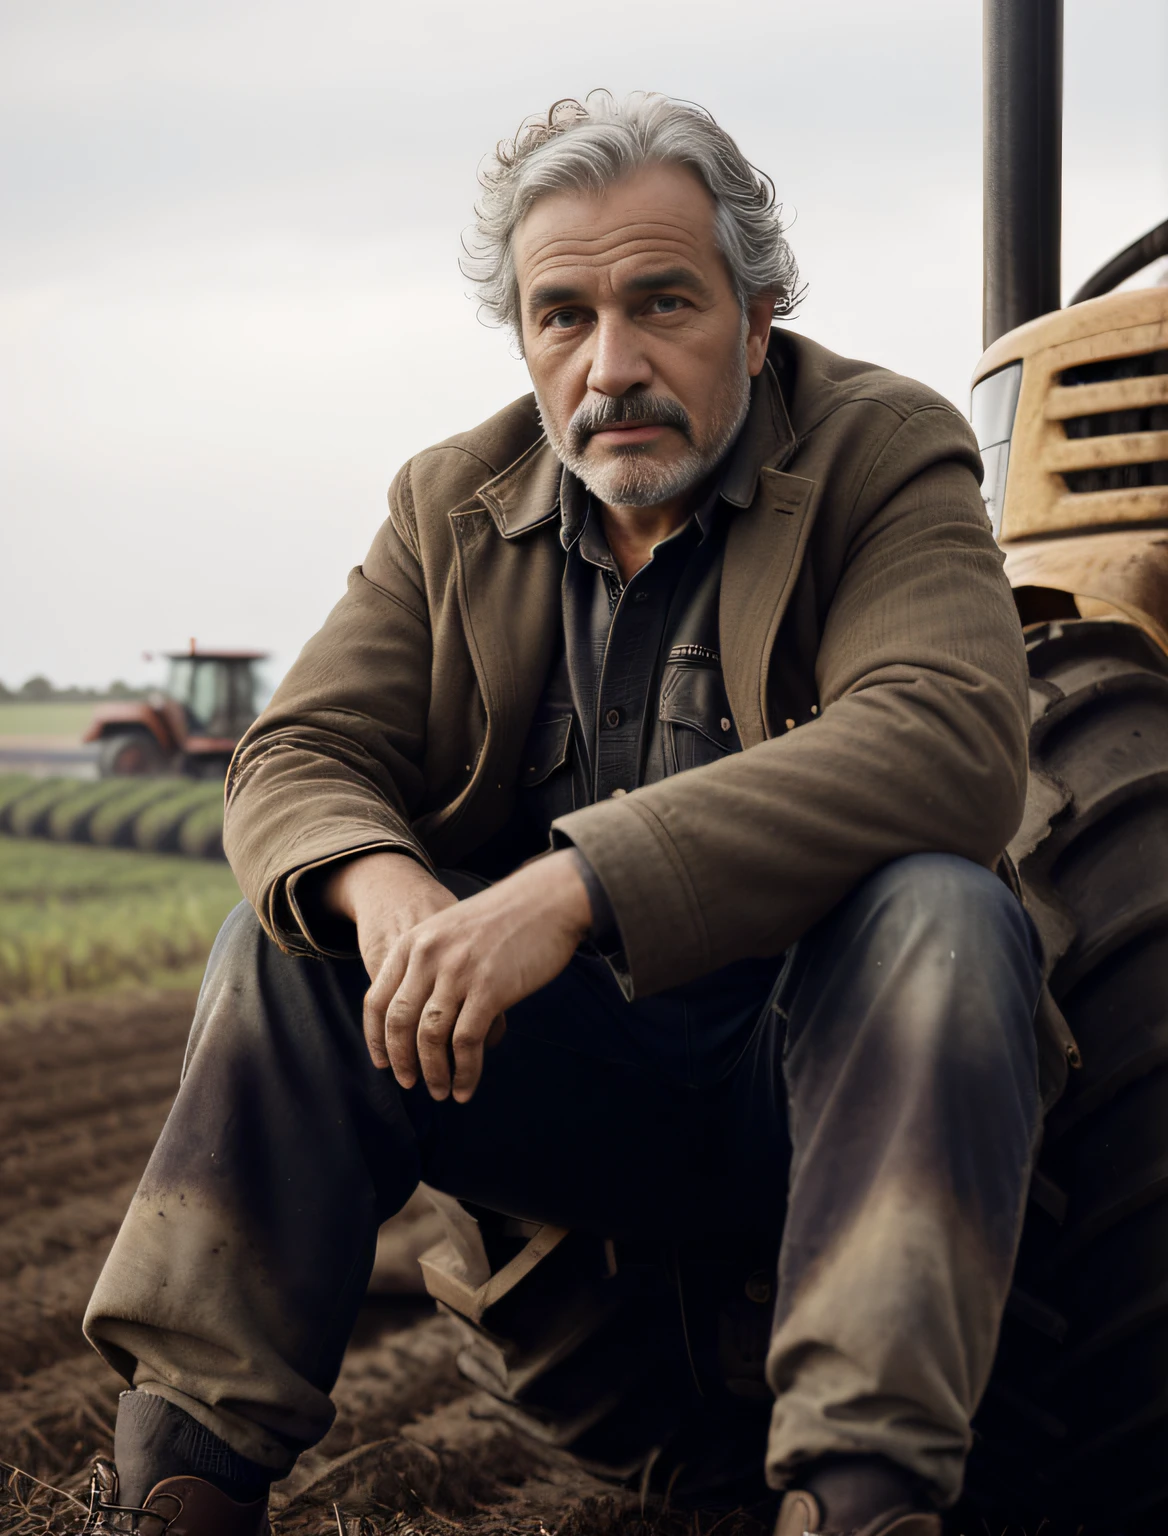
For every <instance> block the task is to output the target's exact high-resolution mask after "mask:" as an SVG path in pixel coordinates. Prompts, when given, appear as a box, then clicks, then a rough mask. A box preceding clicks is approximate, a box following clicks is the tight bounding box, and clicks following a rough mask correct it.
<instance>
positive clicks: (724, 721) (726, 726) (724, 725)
mask: <svg viewBox="0 0 1168 1536" xmlns="http://www.w3.org/2000/svg"><path fill="white" fill-rule="evenodd" d="M718 724H719V725H720V726H721V727H722V729H723V730H724V731H728V730H729V729H730V722H729V720H727V718H726V716H725V715H723V716H722V718H721V720H719V721H718Z"/></svg>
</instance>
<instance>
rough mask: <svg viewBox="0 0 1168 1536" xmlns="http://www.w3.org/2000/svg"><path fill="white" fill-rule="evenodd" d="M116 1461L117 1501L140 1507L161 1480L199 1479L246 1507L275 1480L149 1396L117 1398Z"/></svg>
mask: <svg viewBox="0 0 1168 1536" xmlns="http://www.w3.org/2000/svg"><path fill="white" fill-rule="evenodd" d="M114 1463H115V1465H116V1466H117V1469H118V1503H119V1504H126V1505H132V1506H136V1507H139V1508H140V1507H141V1505H142V1502H143V1500H144V1499H145V1498H146V1497H147V1495H148V1494H149V1493H150V1490H151V1489H152V1488H153V1487H154V1486H155V1484H156V1483H160V1482H161V1481H162V1480H163V1478H165V1477H183V1476H194V1477H201V1478H203V1479H204V1480H205V1481H206V1482H208V1483H212V1484H213V1485H214V1486H215V1487H216V1488H218V1489H220V1490H221V1491H222V1492H223V1493H225V1494H226V1495H227V1497H228V1498H229V1499H234V1500H235V1501H236V1502H237V1503H239V1504H250V1503H251V1502H252V1500H253V1499H258V1498H261V1497H262V1496H263V1495H264V1494H266V1493H267V1491H268V1487H269V1485H270V1484H271V1482H272V1480H273V1479H274V1478H275V1476H276V1473H275V1472H274V1471H273V1470H272V1469H271V1468H270V1467H261V1466H260V1465H259V1463H258V1462H255V1461H249V1460H248V1459H247V1457H246V1456H241V1455H240V1454H239V1452H238V1451H233V1450H232V1449H231V1447H230V1446H229V1445H228V1444H227V1443H226V1441H224V1440H220V1439H219V1437H218V1435H213V1434H212V1433H211V1431H210V1430H209V1429H206V1428H204V1426H203V1425H202V1424H200V1423H199V1421H198V1420H197V1419H192V1418H191V1416H190V1414H189V1413H184V1412H183V1410H182V1409H181V1408H176V1407H175V1405H174V1404H173V1403H171V1402H168V1401H167V1400H166V1398H165V1397H158V1396H156V1395H155V1394H154V1393H152V1392H123V1393H122V1395H121V1397H119V1398H118V1418H117V1424H116V1426H115V1429H114Z"/></svg>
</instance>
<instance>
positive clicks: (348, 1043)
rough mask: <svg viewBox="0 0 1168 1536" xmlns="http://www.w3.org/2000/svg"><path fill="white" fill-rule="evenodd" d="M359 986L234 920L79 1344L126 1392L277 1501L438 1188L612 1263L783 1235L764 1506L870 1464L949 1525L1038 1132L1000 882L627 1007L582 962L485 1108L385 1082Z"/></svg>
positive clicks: (512, 1041)
mask: <svg viewBox="0 0 1168 1536" xmlns="http://www.w3.org/2000/svg"><path fill="white" fill-rule="evenodd" d="M776 982H777V985H776ZM365 985H366V981H365V977H364V974H363V972H362V970H361V967H360V965H359V964H357V963H356V962H341V961H336V962H325V963H322V962H320V961H314V960H306V959H300V958H293V957H289V956H287V955H284V954H281V953H280V951H279V950H278V949H277V948H276V947H275V945H273V944H272V943H271V942H270V941H269V940H268V939H267V938H266V937H265V936H264V934H263V933H262V931H261V929H260V927H259V925H258V923H257V921H256V919H255V916H254V914H253V913H252V912H251V909H250V908H248V907H246V906H241V907H238V908H237V909H236V910H235V911H234V912H233V913H232V915H231V916H230V917H229V918H228V920H227V922H226V923H225V924H224V927H223V930H222V932H221V934H220V936H219V939H218V941H217V943H216V945H215V949H214V952H213V953H212V956H211V960H210V963H209V965H208V969H207V976H206V980H205V981H204V984H203V990H202V994H201V996H200V999H199V1004H198V1010H197V1013H196V1016H195V1023H194V1028H193V1030H192V1033H191V1042H190V1048H189V1050H188V1055H187V1061H186V1066H185V1070H184V1075H183V1080H182V1086H181V1088H180V1089H179V1093H178V1097H177V1099H176V1101H175V1105H174V1108H173V1109H172V1111H171V1114H170V1118H169V1119H168V1121H167V1123H166V1127H165V1129H164V1130H163V1133H162V1136H161V1138H160V1139H159V1142H158V1145H157V1147H156V1148H155V1151H154V1154H153V1156H152V1157H151V1160H150V1163H149V1165H148V1167H147V1169H146V1173H145V1175H144V1177H143V1180H142V1183H141V1186H140V1188H139V1190H138V1192H137V1194H136V1196H135V1198H134V1201H133V1204H132V1205H131V1208H130V1211H129V1214H128V1215H127V1217H126V1220H125V1223H124V1225H123V1227H122V1229H121V1232H120V1234H119V1236H118V1238H117V1240H116V1242H115V1244H114V1248H113V1251H112V1253H111V1254H110V1257H109V1260H108V1262H107V1263H106V1266H105V1269H104V1271H103V1272H102V1275H101V1277H100V1279H99V1281H98V1284H97V1288H96V1290H95V1292H94V1295H93V1299H92V1301H91V1302H90V1306H89V1311H88V1314H87V1316H86V1321H85V1330H86V1334H87V1336H88V1337H89V1339H90V1340H91V1342H92V1343H93V1344H94V1345H96V1347H97V1348H98V1349H99V1350H100V1351H101V1352H102V1354H104V1355H105V1357H106V1358H107V1359H108V1360H109V1361H110V1362H111V1364H113V1365H114V1366H115V1367H116V1368H117V1369H118V1370H119V1371H120V1372H122V1374H123V1375H125V1376H126V1377H127V1379H129V1380H132V1381H133V1382H134V1383H135V1384H136V1385H137V1386H139V1387H143V1388H145V1389H147V1390H149V1391H151V1392H155V1393H158V1394H160V1395H162V1396H164V1397H166V1398H169V1399H170V1400H171V1401H172V1402H174V1403H177V1404H178V1405H179V1406H180V1407H182V1408H184V1409H186V1410H187V1412H189V1413H190V1414H192V1415H193V1416H194V1417H195V1418H196V1419H198V1420H199V1421H200V1422H202V1423H203V1424H205V1425H206V1426H207V1427H208V1428H209V1429H211V1430H213V1431H214V1432H215V1433H216V1434H217V1435H219V1436H220V1437H221V1438H222V1439H224V1440H226V1441H227V1442H228V1443H229V1444H230V1445H231V1446H233V1447H234V1448H235V1449H236V1450H237V1451H239V1452H240V1453H242V1454H243V1455H245V1456H247V1457H250V1458H251V1459H252V1460H255V1461H259V1462H261V1463H263V1464H264V1465H266V1466H270V1467H272V1468H273V1471H274V1475H276V1476H278V1475H281V1474H282V1473H283V1472H284V1471H286V1470H287V1469H288V1467H289V1466H290V1464H291V1462H292V1461H293V1460H294V1458H295V1456H296V1454H297V1453H298V1452H299V1451H300V1450H301V1449H303V1448H304V1447H305V1446H308V1445H311V1444H313V1443H314V1442H315V1441H317V1440H318V1439H319V1438H320V1437H321V1436H322V1435H323V1434H324V1433H325V1431H326V1430H327V1429H328V1427H329V1424H330V1422H331V1420H332V1415H333V1409H332V1405H331V1403H330V1401H329V1397H328V1393H329V1391H330V1389H331V1387H332V1385H333V1382H334V1381H335V1379H336V1376H337V1372H338V1370H339V1368H340V1363H341V1358H342V1355H343V1353H344V1350H345V1345H346V1342H347V1340H348V1337H349V1334H350V1332H351V1330H352V1327H353V1325H354V1321H355V1318H356V1315H357V1309H358V1307H359V1306H360V1304H361V1300H362V1296H363V1293H364V1290H365V1286H366V1282H367V1280H368V1277H369V1273H370V1268H371V1265H372V1260H373V1253H374V1246H375V1240H376V1235H377V1229H378V1226H379V1224H380V1223H381V1222H382V1221H384V1220H385V1219H386V1218H387V1217H388V1216H390V1215H392V1214H393V1212H395V1211H396V1210H398V1209H400V1208H401V1206H402V1205H403V1204H404V1203H405V1201H406V1200H407V1198H408V1197H409V1195H410V1194H411V1192H412V1191H413V1190H414V1188H415V1187H416V1185H417V1183H418V1181H419V1180H420V1179H424V1180H425V1181H426V1182H427V1183H429V1184H431V1185H433V1186H435V1187H437V1188H439V1189H442V1190H446V1191H448V1192H449V1193H451V1194H455V1195H458V1196H460V1197H462V1198H464V1199H467V1200H472V1201H474V1202H476V1203H478V1204H480V1205H483V1206H487V1207H489V1208H491V1209H494V1210H499V1211H503V1212H505V1213H508V1214H511V1215H516V1216H521V1217H526V1218H528V1219H533V1220H546V1221H554V1222H556V1223H559V1224H561V1225H565V1226H571V1227H580V1228H585V1229H589V1230H591V1231H594V1232H598V1233H602V1234H605V1235H607V1236H611V1237H615V1238H620V1237H623V1236H626V1235H627V1236H629V1237H636V1238H645V1237H647V1236H650V1235H660V1236H663V1237H669V1238H672V1239H674V1240H681V1239H686V1240H689V1239H696V1238H700V1237H703V1236H706V1235H719V1234H727V1233H742V1234H744V1235H745V1234H759V1235H766V1234H775V1235H777V1234H778V1233H779V1232H780V1231H781V1233H782V1245H781V1250H780V1255H781V1256H780V1262H779V1286H778V1293H777V1303H776V1308H775V1320H774V1332H773V1338H772V1343H771V1348H770V1352H769V1356H768V1361H767V1374H768V1380H769V1381H770V1384H771V1386H772V1388H773V1390H774V1393H775V1407H774V1416H773V1421H772V1427H771V1433H770V1443H769V1452H768V1459H767V1471H768V1476H769V1477H770V1480H771V1482H772V1484H773V1485H774V1486H776V1487H781V1486H783V1485H784V1483H785V1482H786V1481H787V1480H788V1479H789V1477H790V1476H791V1473H792V1471H793V1470H794V1469H795V1468H797V1467H798V1466H799V1465H800V1464H801V1463H803V1462H805V1461H807V1460H809V1459H811V1458H814V1457H818V1456H821V1455H825V1454H829V1453H833V1452H843V1453H846V1452H849V1451H856V1452H867V1453H880V1454H883V1455H885V1456H887V1457H889V1458H891V1459H892V1460H893V1461H895V1462H897V1463H899V1464H900V1465H902V1466H904V1467H906V1468H908V1469H909V1470H911V1471H912V1472H914V1473H916V1474H917V1475H919V1476H920V1477H921V1478H923V1479H924V1480H925V1481H926V1482H927V1483H928V1485H929V1486H930V1488H931V1490H932V1492H933V1494H934V1496H935V1498H936V1499H937V1501H938V1503H940V1504H947V1503H950V1502H952V1501H953V1500H954V1499H955V1498H956V1497H957V1495H958V1492H959V1490H960V1486H961V1480H962V1471H963V1465H964V1459H965V1454H966V1451H967V1449H968V1445H969V1420H970V1417H971V1415H972V1413H973V1411H974V1409H975V1407H976V1405H977V1403H978V1400H979V1398H980V1396H981V1394H982V1392H983V1390H984V1388H985V1385H986V1380H987V1377H988V1374H989V1370H990V1365H991V1362H992V1359H993V1354H994V1349H995V1344H996V1340H997V1335H998V1328H999V1324H1000V1320H1001V1315H1002V1310H1003V1307H1004V1304H1005V1299H1006V1293H1007V1291H1008V1288H1009V1284H1010V1275H1011V1270H1012V1267H1013V1262H1014V1256H1015V1249H1016V1245H1017V1241H1018V1235H1019V1229H1020V1225H1021V1219H1022V1212H1023V1206H1024V1202H1025V1195H1026V1190H1027V1185H1028V1180H1029V1172H1030V1166H1031V1160H1032V1156H1033V1150H1034V1146H1035V1142H1036V1138H1037V1133H1038V1125H1039V1102H1038V1089H1037V1069H1036V1063H1035V1041H1034V1034H1033V1029H1032V1016H1033V1011H1034V1007H1035V1001H1036V998H1037V995H1038V989H1039V967H1038V963H1037V959H1036V955H1035V941H1034V939H1033V936H1032V929H1031V927H1030V924H1029V920H1028V919H1027V918H1026V917H1025V916H1024V914H1023V913H1022V911H1021V909H1020V908H1019V906H1018V905H1017V903H1016V902H1015V900H1014V898H1013V896H1012V895H1011V894H1010V893H1009V891H1008V890H1007V889H1006V888H1005V886H1003V885H1002V884H1001V883H1000V882H999V881H998V880H997V879H996V878H995V877H994V876H993V875H991V874H989V873H987V872H986V871H985V870H984V869H981V868H979V867H977V866H975V865H973V864H970V863H967V862H965V861H964V860H961V859H958V858H954V857H948V856H943V855H918V856H914V857H912V858H907V859H902V860H899V861H897V862H896V863H893V864H890V865H888V866H887V867H885V868H884V869H883V870H881V871H879V872H878V873H877V874H875V875H873V876H872V877H871V878H869V879H868V880H867V881H865V882H864V883H863V884H862V885H861V886H859V887H858V888H857V889H856V890H855V891H854V892H853V893H852V895H851V896H850V897H848V898H847V899H846V900H845V901H844V902H842V903H841V904H840V906H839V907H837V908H836V910H835V911H834V912H833V913H832V914H830V916H829V917H828V918H827V919H825V920H824V921H823V922H822V923H820V924H819V926H818V927H817V928H816V929H814V930H813V931H812V932H811V933H810V934H809V935H808V936H807V937H806V938H804V939H803V940H802V941H801V942H800V943H799V944H798V945H797V946H796V948H795V949H794V950H793V951H792V952H791V953H790V955H789V956H788V957H787V961H786V964H785V965H784V966H783V968H782V972H781V974H779V966H778V963H777V962H775V961H769V962H762V961H759V962H749V963H745V964H741V965H738V966H735V967H730V968H728V969H727V970H726V971H723V972H718V973H715V974H714V975H712V976H710V977H708V978H706V979H705V981H704V982H701V983H697V984H692V985H690V986H687V987H685V988H683V989H679V990H678V991H677V992H674V993H667V994H663V995H661V996H659V997H653V998H647V999H643V1000H639V1001H636V1002H633V1003H628V1002H626V1001H625V1000H624V998H623V997H622V995H621V993H620V991H619V990H618V988H617V986H616V983H615V982H614V980H613V979H612V977H611V975H610V973H609V972H608V969H607V967H606V966H605V965H604V964H603V962H601V961H600V960H598V959H596V958H594V957H590V956H588V955H586V954H584V953H580V954H578V955H577V956H576V958H575V959H574V960H573V962H572V963H571V964H570V965H569V967H568V968H567V970H566V971H564V973H563V974H562V975H561V976H560V977H559V978H558V979H557V980H556V981H554V982H552V983H551V985H550V986H548V987H545V988H544V989H543V990H542V991H541V992H538V993H536V994H535V995H534V996H533V997H531V998H529V999H528V1000H527V1001H526V1002H524V1003H522V1004H520V1005H519V1006H517V1007H516V1008H513V1009H512V1010H510V1012H509V1016H508V1031H507V1035H506V1037H505V1039H504V1041H503V1043H502V1044H501V1045H500V1046H498V1047H497V1048H496V1049H495V1050H493V1051H491V1052H489V1053H488V1056H487V1060H486V1068H485V1072H484V1076H483V1081H482V1085H481V1087H480V1088H479V1091H478V1093H477V1094H476V1096H475V1098H474V1099H473V1100H472V1101H471V1103H470V1104H468V1105H457V1104H455V1103H453V1101H447V1102H445V1103H442V1104H435V1103H434V1102H432V1101H431V1100H430V1099H429V1098H428V1097H427V1095H426V1094H425V1091H424V1090H423V1089H421V1088H415V1089H413V1090H411V1091H409V1092H404V1091H402V1090H401V1089H400V1088H399V1087H398V1086H397V1084H396V1083H395V1081H394V1079H393V1078H392V1076H391V1075H390V1074H389V1073H388V1072H380V1071H377V1070H375V1069H374V1067H373V1066H372V1064H371V1063H370V1060H369V1057H368V1055H367V1052H366V1048H365V1043H364V1039H363V1037H362V1032H361V1021H360V1006H361V996H362V993H363V991H364V989H365Z"/></svg>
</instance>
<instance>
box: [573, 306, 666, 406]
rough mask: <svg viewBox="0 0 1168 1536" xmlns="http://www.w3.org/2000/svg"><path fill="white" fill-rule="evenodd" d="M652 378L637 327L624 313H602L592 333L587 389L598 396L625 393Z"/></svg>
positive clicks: (639, 386)
mask: <svg viewBox="0 0 1168 1536" xmlns="http://www.w3.org/2000/svg"><path fill="white" fill-rule="evenodd" d="M652 381H653V368H652V365H651V364H650V362H649V359H648V357H647V356H646V354H645V348H644V345H643V338H642V337H641V336H640V334H639V333H638V330H637V327H636V326H635V325H633V323H632V322H631V321H630V320H629V319H627V317H625V316H623V315H614V314H605V313H604V312H601V314H600V315H599V317H598V319H597V323H596V327H595V329H594V330H593V333H592V357H591V359H590V362H589V367H588V388H589V389H590V390H593V391H594V392H595V393H596V394H598V395H614V396H615V395H626V394H628V392H629V390H631V389H638V388H642V389H643V388H647V387H648V386H649V385H650V384H651V383H652Z"/></svg>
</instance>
